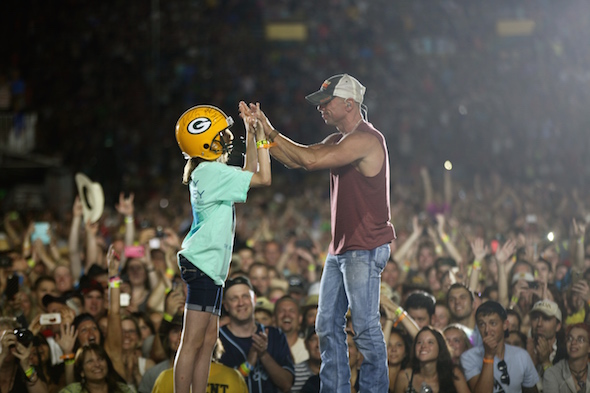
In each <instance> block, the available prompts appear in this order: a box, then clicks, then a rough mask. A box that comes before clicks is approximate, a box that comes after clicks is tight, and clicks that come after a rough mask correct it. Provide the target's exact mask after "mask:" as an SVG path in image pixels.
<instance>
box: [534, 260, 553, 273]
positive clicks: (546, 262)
mask: <svg viewBox="0 0 590 393" xmlns="http://www.w3.org/2000/svg"><path fill="white" fill-rule="evenodd" d="M539 262H540V263H543V264H545V265H546V266H547V269H549V271H550V272H553V266H551V262H549V261H548V260H546V259H545V258H539V259H537V263H539Z"/></svg>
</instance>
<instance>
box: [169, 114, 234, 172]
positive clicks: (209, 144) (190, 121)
mask: <svg viewBox="0 0 590 393" xmlns="http://www.w3.org/2000/svg"><path fill="white" fill-rule="evenodd" d="M233 124H234V121H233V119H232V118H231V116H227V115H226V114H225V113H223V111H222V110H221V109H219V108H216V107H214V106H212V105H197V106H195V107H192V108H190V109H189V110H187V111H186V112H184V113H183V114H182V116H180V118H179V119H178V121H177V122H176V141H177V142H178V146H179V147H180V150H182V153H183V154H184V156H185V158H191V157H200V158H202V159H204V160H208V161H213V160H216V159H217V158H219V157H220V156H221V155H222V154H224V153H230V152H231V149H232V139H233V135H232V133H231V132H230V131H229V128H230V127H231V126H232V125H233Z"/></svg>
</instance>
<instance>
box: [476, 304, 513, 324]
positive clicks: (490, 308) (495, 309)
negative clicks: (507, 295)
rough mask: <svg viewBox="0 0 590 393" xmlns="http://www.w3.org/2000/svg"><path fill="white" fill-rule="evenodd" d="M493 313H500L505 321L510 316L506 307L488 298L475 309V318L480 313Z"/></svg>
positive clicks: (482, 314) (483, 314)
mask: <svg viewBox="0 0 590 393" xmlns="http://www.w3.org/2000/svg"><path fill="white" fill-rule="evenodd" d="M491 314H498V316H499V317H500V319H501V320H502V321H505V320H506V319H507V318H508V315H507V314H506V309H505V308H504V307H503V306H502V305H501V304H500V303H498V302H495V301H493V300H488V301H487V302H485V303H482V304H481V305H480V306H479V307H478V308H477V310H476V311H475V319H477V317H478V316H480V315H481V316H483V317H485V316H488V315H491Z"/></svg>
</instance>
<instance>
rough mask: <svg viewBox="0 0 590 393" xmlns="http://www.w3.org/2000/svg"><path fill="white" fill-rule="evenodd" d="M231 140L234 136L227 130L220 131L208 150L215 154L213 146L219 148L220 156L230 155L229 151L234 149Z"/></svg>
mask: <svg viewBox="0 0 590 393" xmlns="http://www.w3.org/2000/svg"><path fill="white" fill-rule="evenodd" d="M226 136H227V138H226ZM228 139H229V140H228ZM233 139H234V135H233V134H232V132H231V131H230V130H229V128H226V129H224V130H223V131H221V132H220V133H219V134H217V136H216V137H215V139H213V142H212V143H211V146H210V147H209V149H210V150H212V151H214V152H216V153H217V151H216V150H214V149H213V146H215V147H217V146H220V147H221V152H222V154H223V153H227V154H230V153H231V151H232V150H233V147H234V146H233Z"/></svg>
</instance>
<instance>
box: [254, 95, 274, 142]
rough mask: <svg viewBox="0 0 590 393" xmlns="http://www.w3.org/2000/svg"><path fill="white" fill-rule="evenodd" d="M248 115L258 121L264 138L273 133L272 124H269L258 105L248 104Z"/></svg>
mask: <svg viewBox="0 0 590 393" xmlns="http://www.w3.org/2000/svg"><path fill="white" fill-rule="evenodd" d="M250 113H251V114H252V116H254V117H255V118H256V119H258V121H260V123H261V124H262V129H263V131H264V134H265V135H266V136H269V135H270V134H271V133H272V132H273V131H275V128H274V127H273V126H272V124H270V121H269V120H268V117H266V115H265V114H264V112H262V110H261V109H260V104H259V103H256V105H255V104H250Z"/></svg>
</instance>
